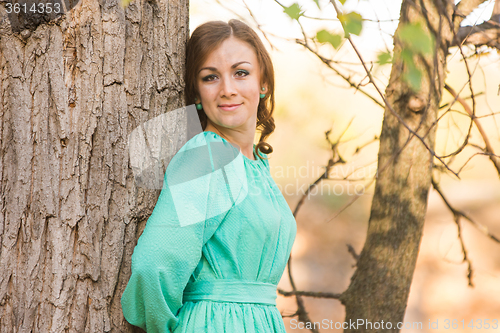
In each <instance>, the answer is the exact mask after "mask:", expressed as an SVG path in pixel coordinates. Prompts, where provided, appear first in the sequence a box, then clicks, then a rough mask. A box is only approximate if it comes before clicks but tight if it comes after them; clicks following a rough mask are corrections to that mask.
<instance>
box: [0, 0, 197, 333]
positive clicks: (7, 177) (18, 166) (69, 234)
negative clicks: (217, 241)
mask: <svg viewBox="0 0 500 333" xmlns="http://www.w3.org/2000/svg"><path fill="white" fill-rule="evenodd" d="M4 5H5V3H2V6H0V16H1V20H0V38H1V39H0V124H1V126H0V138H1V145H0V192H1V193H0V198H1V202H0V245H1V246H0V267H1V269H0V332H2V333H3V332H42V333H47V332H75V333H81V332H131V331H133V328H132V326H130V325H128V323H126V321H125V320H124V318H123V315H122V311H121V306H120V298H121V294H122V292H123V290H124V288H125V286H126V283H127V281H128V278H129V276H130V259H131V255H132V251H133V248H134V246H135V244H136V241H137V238H138V236H139V233H140V232H141V230H142V228H143V227H144V224H145V222H146V220H147V218H148V217H149V215H150V214H151V212H152V209H153V207H154V205H155V203H156V200H157V197H158V194H159V191H158V190H145V189H141V188H138V187H137V186H136V184H135V181H134V177H133V174H132V171H131V169H130V167H129V156H128V147H127V138H128V134H129V133H130V132H131V131H132V130H133V129H134V128H135V127H137V126H138V125H139V124H141V123H143V122H145V121H147V120H148V119H151V118H153V117H155V116H158V115H159V114H161V113H164V112H166V111H167V110H173V109H176V108H178V107H180V106H182V105H183V86H184V82H183V80H182V73H183V70H184V49H185V43H186V40H187V38H188V1H187V0H151V1H144V0H135V1H133V2H132V3H131V4H130V5H129V7H128V8H126V9H123V8H122V7H121V6H120V3H119V2H118V1H117V0H105V1H104V0H102V1H97V0H82V1H81V2H80V3H79V4H77V5H76V6H75V7H74V8H73V9H72V10H71V11H69V12H67V13H66V14H65V15H62V16H59V17H58V18H56V19H53V20H51V21H49V22H42V23H40V22H38V21H37V22H38V23H37V24H38V25H36V24H35V25H26V26H25V27H24V28H23V29H21V30H22V31H21V32H19V33H17V32H15V29H12V27H11V26H10V21H9V17H8V15H7V13H6V10H5V6H4ZM17 28H19V27H17Z"/></svg>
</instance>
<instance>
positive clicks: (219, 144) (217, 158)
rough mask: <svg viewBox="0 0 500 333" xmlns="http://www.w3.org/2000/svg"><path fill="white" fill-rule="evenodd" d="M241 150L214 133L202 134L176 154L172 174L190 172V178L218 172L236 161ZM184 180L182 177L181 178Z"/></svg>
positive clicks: (192, 139) (189, 141) (171, 165)
mask: <svg viewBox="0 0 500 333" xmlns="http://www.w3.org/2000/svg"><path fill="white" fill-rule="evenodd" d="M238 154H239V150H238V149H237V148H236V147H235V146H233V145H232V144H231V143H229V142H228V141H226V140H225V139H224V138H222V137H220V136H219V135H217V134H216V133H214V132H208V131H205V132H201V133H198V134H196V135H195V136H193V137H192V138H191V139H189V140H188V141H187V142H186V143H185V144H184V145H183V146H182V148H181V149H180V150H179V151H178V152H177V153H176V154H175V156H174V157H173V159H172V161H171V162H170V163H169V166H168V168H167V171H168V169H170V172H176V171H178V172H182V173H186V171H188V170H189V171H190V172H189V174H190V175H189V178H191V177H199V176H201V175H204V174H208V173H210V172H213V171H216V170H218V169H220V168H221V167H223V166H225V165H227V164H229V163H230V162H231V161H233V160H235V159H236V157H237V156H238ZM181 178H182V177H181Z"/></svg>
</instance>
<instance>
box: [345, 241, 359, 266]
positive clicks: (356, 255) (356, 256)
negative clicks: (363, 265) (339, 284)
mask: <svg viewBox="0 0 500 333" xmlns="http://www.w3.org/2000/svg"><path fill="white" fill-rule="evenodd" d="M346 245H347V251H348V252H349V253H350V254H351V255H352V257H353V258H354V260H356V262H358V260H359V254H357V253H356V250H354V248H353V247H352V245H351V244H346Z"/></svg>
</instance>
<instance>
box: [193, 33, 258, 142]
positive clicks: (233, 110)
mask: <svg viewBox="0 0 500 333" xmlns="http://www.w3.org/2000/svg"><path fill="white" fill-rule="evenodd" d="M196 82H197V85H198V91H199V98H201V104H202V105H203V110H204V111H205V114H206V115H207V117H208V122H209V123H210V122H212V123H213V124H215V125H218V126H222V127H226V128H231V129H237V130H240V131H242V132H244V131H252V133H254V132H255V127H256V124H257V108H258V105H259V101H260V97H259V94H260V93H261V92H262V93H266V92H267V90H264V91H262V90H261V88H262V87H261V78H260V67H259V64H258V61H257V55H256V54H255V51H254V50H253V48H252V47H251V46H250V45H249V44H247V43H246V42H243V41H241V40H239V39H237V38H235V37H233V36H231V37H229V38H228V39H226V40H225V41H224V42H222V44H221V45H220V47H218V48H217V49H215V50H214V51H213V52H212V53H210V54H209V55H208V57H207V59H206V61H205V62H204V63H203V65H202V66H201V69H200V71H199V72H198V77H197V79H196ZM266 89H267V88H266ZM196 102H197V103H199V102H200V100H199V99H197V101H196Z"/></svg>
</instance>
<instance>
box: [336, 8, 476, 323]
mask: <svg viewBox="0 0 500 333" xmlns="http://www.w3.org/2000/svg"><path fill="white" fill-rule="evenodd" d="M467 2H468V3H469V5H470V4H471V3H472V2H473V1H467ZM474 4H475V5H476V6H477V4H478V2H477V1H476V2H475V3H474ZM463 5H464V6H463V7H462V8H463V9H464V11H468V13H470V11H471V10H472V9H470V8H469V6H465V5H466V4H465V3H464V4H463ZM452 14H453V8H452V7H451V5H450V2H449V1H446V0H438V1H431V0H421V1H415V2H414V1H406V0H405V1H403V4H402V8H401V16H400V23H399V27H398V30H399V29H400V28H401V26H402V25H405V24H407V23H417V22H421V23H422V24H423V26H424V27H426V29H428V31H429V32H430V34H432V35H433V36H434V37H435V40H436V41H438V42H437V44H436V51H435V53H434V54H430V55H427V56H415V57H414V61H415V64H416V65H417V67H418V68H419V69H420V70H422V71H423V73H424V74H423V78H422V85H421V88H420V91H416V92H413V91H412V90H411V89H410V88H409V87H408V85H407V84H405V82H404V80H402V74H403V71H404V69H405V64H404V62H403V61H402V59H401V56H400V55H401V51H402V49H403V45H402V42H401V41H400V40H398V38H395V40H394V59H395V62H394V64H393V68H392V72H391V77H390V81H389V85H388V87H387V89H386V98H387V101H388V103H389V104H390V105H391V106H392V108H393V109H394V110H395V111H396V113H398V114H399V115H400V116H401V118H402V119H403V120H404V121H405V122H406V124H408V125H409V127H410V128H412V129H413V130H414V131H415V132H417V133H418V134H419V135H420V136H421V137H424V138H425V142H426V144H427V145H428V146H429V147H431V148H432V149H434V138H435V129H436V127H435V126H434V122H435V120H436V116H437V112H438V105H439V102H440V100H441V95H442V91H443V87H444V80H445V69H446V55H447V54H448V48H449V47H450V44H451V40H452V39H453V34H452V29H457V28H458V26H459V23H460V21H461V20H458V19H456V20H455V21H453V16H452ZM462 19H463V18H462ZM455 23H456V25H455ZM396 35H397V32H396ZM408 134H409V131H408V130H407V129H406V128H405V127H404V126H403V125H402V124H401V123H400V122H399V121H398V120H397V118H396V117H395V116H394V115H393V114H392V113H391V112H390V111H389V109H388V108H387V107H386V110H385V114H384V121H383V126H382V132H381V136H380V151H379V156H378V168H379V169H378V177H377V181H376V185H375V193H374V196H373V201H372V207H371V214H370V219H369V225H368V233H367V239H366V243H365V245H364V248H363V250H362V252H361V255H360V258H359V261H358V263H357V270H356V271H355V273H354V275H353V277H352V280H351V284H350V286H349V288H348V289H347V290H346V292H345V293H344V294H343V295H342V297H341V301H342V303H343V304H344V305H345V307H346V322H348V323H349V322H353V321H354V322H355V321H357V320H358V319H363V320H365V321H369V322H371V323H372V327H371V329H370V326H369V325H366V326H358V327H355V328H353V327H354V326H350V325H349V328H348V329H346V330H345V332H396V331H399V330H398V329H397V328H396V325H397V323H398V322H402V321H403V319H404V314H405V310H406V304H407V300H408V294H409V291H410V285H411V281H412V277H413V272H414V269H415V264H416V260H417V255H418V251H419V246H420V240H421V237H422V231H423V225H424V219H425V213H426V208H427V197H428V192H429V188H430V186H431V172H432V163H433V157H432V154H431V153H430V152H429V151H428V150H427V149H426V148H425V147H424V145H423V144H422V142H421V141H420V140H418V139H417V138H415V137H413V138H412V139H411V140H410V141H409V142H408V143H407V139H408ZM382 321H383V322H384V323H387V322H390V323H391V324H390V325H391V326H392V328H390V326H389V325H387V324H385V325H384V326H381V323H382ZM359 323H361V322H359ZM375 323H378V325H379V326H378V327H376V325H373V324H375ZM388 326H389V327H388ZM424 330H425V328H424Z"/></svg>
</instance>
